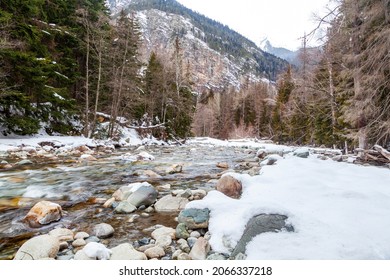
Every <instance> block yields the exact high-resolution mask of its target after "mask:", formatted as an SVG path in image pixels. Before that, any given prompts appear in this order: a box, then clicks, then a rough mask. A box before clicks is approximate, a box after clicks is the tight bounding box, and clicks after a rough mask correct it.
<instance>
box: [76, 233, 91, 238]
mask: <svg viewBox="0 0 390 280" xmlns="http://www.w3.org/2000/svg"><path fill="white" fill-rule="evenodd" d="M88 237H89V234H88V233H86V232H83V231H80V232H78V233H76V235H75V236H74V239H86V238H88Z"/></svg>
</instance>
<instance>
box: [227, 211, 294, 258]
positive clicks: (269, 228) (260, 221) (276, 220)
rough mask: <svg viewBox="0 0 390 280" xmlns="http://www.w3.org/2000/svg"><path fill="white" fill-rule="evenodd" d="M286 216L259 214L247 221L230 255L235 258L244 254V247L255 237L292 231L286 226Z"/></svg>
mask: <svg viewBox="0 0 390 280" xmlns="http://www.w3.org/2000/svg"><path fill="white" fill-rule="evenodd" d="M286 220H287V216H284V215H278V214H260V215H257V216H255V217H253V218H251V219H250V220H249V222H248V223H247V225H246V227H245V230H244V233H243V235H242V237H241V239H240V240H239V241H238V243H237V245H236V247H235V248H234V250H233V253H232V254H231V257H233V258H235V257H236V256H237V255H238V254H239V253H242V254H244V253H245V250H246V245H247V244H248V243H249V242H250V241H251V240H252V239H253V238H254V237H255V236H257V235H259V234H262V233H265V232H278V231H281V230H287V231H294V228H293V227H292V226H290V225H287V224H286Z"/></svg>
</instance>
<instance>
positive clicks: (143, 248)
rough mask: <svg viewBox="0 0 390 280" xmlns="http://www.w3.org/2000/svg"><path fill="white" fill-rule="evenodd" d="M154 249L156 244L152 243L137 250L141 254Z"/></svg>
mask: <svg viewBox="0 0 390 280" xmlns="http://www.w3.org/2000/svg"><path fill="white" fill-rule="evenodd" d="M153 247H156V244H152V243H150V244H147V245H143V246H141V247H139V248H137V250H138V251H140V252H145V251H146V250H148V249H150V248H153Z"/></svg>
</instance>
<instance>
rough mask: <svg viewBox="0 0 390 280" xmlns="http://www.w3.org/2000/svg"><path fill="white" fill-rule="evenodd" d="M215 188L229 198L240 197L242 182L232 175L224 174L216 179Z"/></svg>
mask: <svg viewBox="0 0 390 280" xmlns="http://www.w3.org/2000/svg"><path fill="white" fill-rule="evenodd" d="M216 189H217V191H220V192H222V193H223V194H225V195H227V196H229V197H231V198H240V196H241V193H242V184H241V182H240V181H238V180H237V179H235V178H234V177H232V176H230V175H225V176H223V177H222V178H221V179H219V180H218V182H217V187H216Z"/></svg>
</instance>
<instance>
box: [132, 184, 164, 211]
mask: <svg viewBox="0 0 390 280" xmlns="http://www.w3.org/2000/svg"><path fill="white" fill-rule="evenodd" d="M132 191H133V192H132V194H130V196H129V197H128V198H127V202H130V203H131V204H133V205H134V206H135V207H139V206H141V205H145V206H149V205H152V204H153V203H154V202H155V201H156V199H157V195H158V192H157V191H156V190H155V189H154V188H153V186H152V185H150V184H145V183H144V184H143V185H141V186H140V187H139V188H137V189H136V190H134V189H133V190H132Z"/></svg>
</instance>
